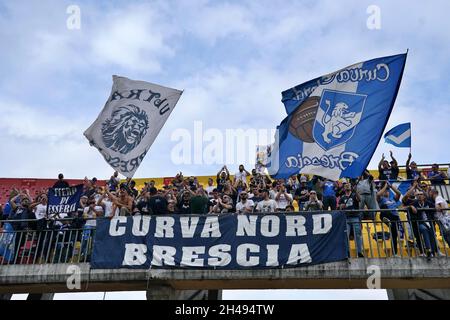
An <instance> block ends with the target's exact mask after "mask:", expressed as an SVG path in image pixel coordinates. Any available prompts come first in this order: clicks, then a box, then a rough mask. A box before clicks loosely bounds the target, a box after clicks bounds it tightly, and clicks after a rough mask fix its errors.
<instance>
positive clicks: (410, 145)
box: [409, 123, 412, 155]
mask: <svg viewBox="0 0 450 320" xmlns="http://www.w3.org/2000/svg"><path fill="white" fill-rule="evenodd" d="M409 130H410V131H409V134H410V135H411V136H410V140H411V142H410V143H409V154H411V155H412V153H411V147H412V123H409Z"/></svg>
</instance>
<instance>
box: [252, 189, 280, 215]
mask: <svg viewBox="0 0 450 320" xmlns="http://www.w3.org/2000/svg"><path fill="white" fill-rule="evenodd" d="M262 194H263V197H264V198H263V200H261V201H259V202H258V205H257V206H256V211H257V212H263V213H267V212H276V211H277V203H276V201H275V200H272V199H270V196H269V190H267V189H265V190H263V191H262Z"/></svg>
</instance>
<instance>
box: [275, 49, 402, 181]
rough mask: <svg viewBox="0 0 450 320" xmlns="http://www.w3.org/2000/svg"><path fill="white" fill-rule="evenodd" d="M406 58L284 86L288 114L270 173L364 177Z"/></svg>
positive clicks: (383, 60)
mask: <svg viewBox="0 0 450 320" xmlns="http://www.w3.org/2000/svg"><path fill="white" fill-rule="evenodd" d="M405 61H406V54H399V55H394V56H388V57H382V58H377V59H373V60H368V61H364V62H361V63H357V64H354V65H351V66H348V67H346V68H343V69H341V70H339V71H336V72H333V73H330V74H327V75H324V76H321V77H318V78H316V79H313V80H310V81H308V82H305V83H303V84H301V85H298V86H295V87H293V88H291V89H289V90H286V91H284V92H283V93H282V102H283V103H284V106H285V108H286V112H287V114H288V116H287V117H286V118H285V119H284V120H283V121H282V122H281V124H280V125H279V126H278V127H277V135H276V137H275V143H274V145H273V147H272V155H271V159H270V163H269V164H268V170H269V173H270V174H271V175H272V176H273V177H274V178H287V177H289V176H291V175H293V174H297V173H305V174H315V175H320V176H322V177H325V178H329V179H332V180H338V179H340V178H342V177H348V178H355V177H358V176H360V175H361V174H362V172H363V171H364V169H366V167H367V165H368V163H369V161H370V159H371V158H372V155H373V153H374V152H375V149H376V147H377V145H378V142H379V141H380V138H381V136H382V134H383V131H384V128H385V127H386V123H387V121H388V119H389V116H390V114H391V111H392V108H393V106H394V102H395V98H396V96H397V92H398V89H399V86H400V82H401V78H402V75H403V69H404V66H405Z"/></svg>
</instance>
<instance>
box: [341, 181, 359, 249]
mask: <svg viewBox="0 0 450 320" xmlns="http://www.w3.org/2000/svg"><path fill="white" fill-rule="evenodd" d="M343 189H344V194H343V195H342V196H341V197H340V198H339V209H341V210H345V211H344V212H345V215H346V218H347V237H350V232H351V231H353V235H354V238H355V242H356V251H357V255H358V257H361V258H363V257H364V253H363V246H362V227H361V212H355V211H350V210H358V208H359V201H360V197H359V195H358V192H356V190H352V185H351V184H350V183H348V182H344V183H343ZM349 256H350V254H349Z"/></svg>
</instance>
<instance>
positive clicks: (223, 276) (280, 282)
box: [0, 257, 450, 294]
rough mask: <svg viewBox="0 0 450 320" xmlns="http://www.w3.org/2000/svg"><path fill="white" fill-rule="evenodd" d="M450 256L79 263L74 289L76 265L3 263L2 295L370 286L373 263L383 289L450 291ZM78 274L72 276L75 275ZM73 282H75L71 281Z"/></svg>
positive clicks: (0, 287) (0, 272)
mask: <svg viewBox="0 0 450 320" xmlns="http://www.w3.org/2000/svg"><path fill="white" fill-rule="evenodd" d="M449 261H450V259H448V258H445V257H443V258H436V259H433V260H432V261H430V262H427V261H426V260H425V259H400V258H389V259H350V260H349V261H340V262H335V263H328V264H321V265H315V266H307V267H300V268H289V269H268V270H226V271H225V270H182V269H173V270H162V269H150V270H130V269H111V270H93V269H90V266H89V264H87V263H85V264H79V265H76V266H77V267H79V269H77V270H78V271H79V279H80V286H79V289H74V290H69V289H68V287H67V281H68V279H69V280H71V279H72V280H73V276H74V273H73V269H71V268H69V267H71V266H73V265H70V264H49V265H13V266H1V267H0V294H1V293H47V292H88V291H133V290H143V291H147V292H148V291H149V290H151V289H152V288H157V287H160V286H168V287H171V288H173V289H176V290H214V289H314V288H316V289H351V288H363V289H365V288H367V278H368V276H369V275H370V274H371V272H368V267H370V266H377V267H379V270H380V272H381V282H380V285H381V288H382V289H390V288H395V289H399V288H403V289H408V288H410V289H418V288H422V289H425V288H428V289H430V288H431V289H450V268H449ZM70 277H72V278H70ZM71 283H73V281H72V282H71Z"/></svg>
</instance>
